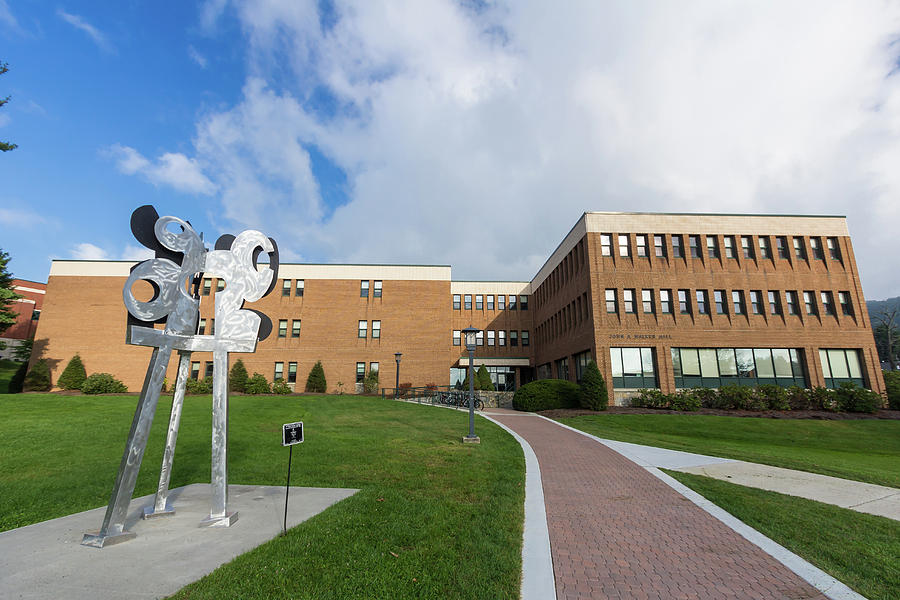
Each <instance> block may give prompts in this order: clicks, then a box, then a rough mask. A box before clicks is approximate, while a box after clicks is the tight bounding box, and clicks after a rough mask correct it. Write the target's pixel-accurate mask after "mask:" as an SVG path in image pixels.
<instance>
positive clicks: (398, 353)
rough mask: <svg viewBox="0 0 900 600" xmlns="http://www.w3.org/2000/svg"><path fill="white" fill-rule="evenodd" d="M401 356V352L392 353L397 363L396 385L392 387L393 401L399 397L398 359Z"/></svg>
mask: <svg viewBox="0 0 900 600" xmlns="http://www.w3.org/2000/svg"><path fill="white" fill-rule="evenodd" d="M401 356H403V353H402V352H395V353H394V360H396V361H397V384H396V385H395V386H394V400H396V399H397V398H399V397H400V357H401Z"/></svg>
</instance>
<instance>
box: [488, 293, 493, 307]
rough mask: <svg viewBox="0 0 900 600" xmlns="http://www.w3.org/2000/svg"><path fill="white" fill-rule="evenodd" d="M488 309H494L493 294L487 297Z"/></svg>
mask: <svg viewBox="0 0 900 600" xmlns="http://www.w3.org/2000/svg"><path fill="white" fill-rule="evenodd" d="M487 309H488V310H494V296H493V294H491V295H490V296H488V297H487Z"/></svg>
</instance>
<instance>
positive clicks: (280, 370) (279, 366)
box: [272, 362, 284, 381]
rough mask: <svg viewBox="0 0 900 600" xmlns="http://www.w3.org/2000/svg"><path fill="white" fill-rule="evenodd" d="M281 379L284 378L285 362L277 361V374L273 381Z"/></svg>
mask: <svg viewBox="0 0 900 600" xmlns="http://www.w3.org/2000/svg"><path fill="white" fill-rule="evenodd" d="M279 379H284V363H283V362H277V363H275V375H274V376H273V377H272V381H278V380H279Z"/></svg>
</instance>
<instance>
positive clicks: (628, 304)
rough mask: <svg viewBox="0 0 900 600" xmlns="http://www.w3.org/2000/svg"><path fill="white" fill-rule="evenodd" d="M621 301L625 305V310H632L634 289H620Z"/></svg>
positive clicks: (628, 311) (629, 311) (630, 311)
mask: <svg viewBox="0 0 900 600" xmlns="http://www.w3.org/2000/svg"><path fill="white" fill-rule="evenodd" d="M622 303H623V305H624V307H625V312H627V313H633V312H634V290H622Z"/></svg>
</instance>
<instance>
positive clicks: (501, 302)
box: [497, 294, 506, 310]
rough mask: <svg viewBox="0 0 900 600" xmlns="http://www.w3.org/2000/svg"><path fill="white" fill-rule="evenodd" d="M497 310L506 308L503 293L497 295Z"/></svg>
mask: <svg viewBox="0 0 900 600" xmlns="http://www.w3.org/2000/svg"><path fill="white" fill-rule="evenodd" d="M497 310H506V296H504V295H503V294H498V295H497Z"/></svg>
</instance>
